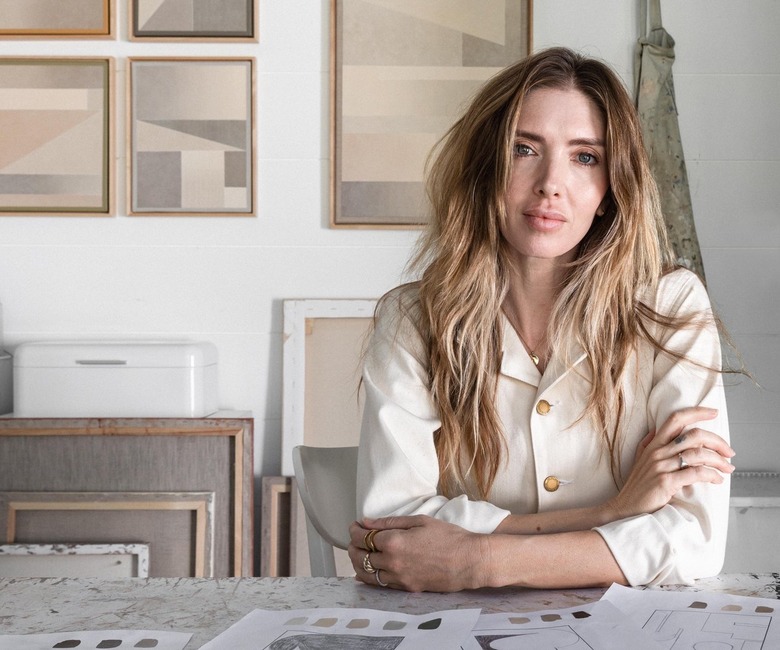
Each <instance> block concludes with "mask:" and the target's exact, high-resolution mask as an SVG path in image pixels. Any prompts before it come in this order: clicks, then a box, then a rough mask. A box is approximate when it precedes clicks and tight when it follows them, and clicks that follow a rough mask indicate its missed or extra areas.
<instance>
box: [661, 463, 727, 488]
mask: <svg viewBox="0 0 780 650" xmlns="http://www.w3.org/2000/svg"><path fill="white" fill-rule="evenodd" d="M673 474H674V476H675V477H676V478H677V479H678V481H679V482H680V487H684V486H686V485H693V484H694V483H714V484H718V485H719V484H720V483H723V481H725V480H726V479H725V478H724V477H723V474H721V473H720V472H718V471H717V470H714V469H712V468H711V467H707V466H705V465H690V466H688V467H686V468H685V469H681V470H679V471H677V472H673Z"/></svg>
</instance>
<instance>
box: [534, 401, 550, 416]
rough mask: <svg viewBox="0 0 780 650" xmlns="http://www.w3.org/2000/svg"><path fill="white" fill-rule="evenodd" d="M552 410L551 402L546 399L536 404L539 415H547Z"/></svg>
mask: <svg viewBox="0 0 780 650" xmlns="http://www.w3.org/2000/svg"><path fill="white" fill-rule="evenodd" d="M551 408H552V407H551V406H550V402H548V401H547V400H546V399H540V400H539V401H538V402H537V403H536V412H537V413H538V414H539V415H547V414H548V413H549V412H550V409H551Z"/></svg>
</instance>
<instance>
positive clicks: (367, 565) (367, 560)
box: [363, 553, 376, 573]
mask: <svg viewBox="0 0 780 650" xmlns="http://www.w3.org/2000/svg"><path fill="white" fill-rule="evenodd" d="M370 556H371V553H366V557H364V558H363V571H365V572H366V573H376V569H375V568H374V565H373V564H371V557H370Z"/></svg>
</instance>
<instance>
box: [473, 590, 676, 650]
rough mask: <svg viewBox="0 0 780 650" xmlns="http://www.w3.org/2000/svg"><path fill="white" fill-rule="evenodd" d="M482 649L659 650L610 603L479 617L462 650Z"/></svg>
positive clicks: (655, 644)
mask: <svg viewBox="0 0 780 650" xmlns="http://www.w3.org/2000/svg"><path fill="white" fill-rule="evenodd" d="M486 648H491V649H496V650H497V649H499V648H506V649H511V650H522V649H523V648H527V649H528V650H548V649H554V648H566V649H567V650H570V649H571V650H578V649H583V650H584V649H586V648H631V650H659V649H660V648H661V646H659V645H658V644H657V643H656V642H655V641H653V639H652V638H650V637H649V636H647V635H646V634H645V633H644V632H642V630H641V629H639V627H638V626H637V625H636V624H634V622H633V621H631V620H630V619H629V618H628V617H627V616H626V615H625V614H623V613H622V612H621V611H620V610H619V609H617V608H616V607H615V606H614V605H612V603H609V602H604V601H600V602H596V603H587V604H584V605H582V606H579V607H571V608H569V609H557V610H548V611H540V612H532V613H523V614H483V615H482V616H480V617H479V620H478V621H477V624H476V626H475V627H474V630H472V633H471V634H470V635H469V640H468V641H467V642H466V643H464V644H463V646H462V650H485V649H486Z"/></svg>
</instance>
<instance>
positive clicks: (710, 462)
mask: <svg viewBox="0 0 780 650" xmlns="http://www.w3.org/2000/svg"><path fill="white" fill-rule="evenodd" d="M677 456H678V461H677V463H678V465H685V464H687V465H706V466H707V467H712V468H713V469H716V470H718V471H719V472H723V473H725V474H731V473H732V472H733V471H734V469H735V468H734V465H732V464H731V463H730V462H729V460H728V459H726V458H724V457H723V456H721V455H720V454H718V453H716V452H714V451H712V450H711V449H707V448H706V447H696V448H693V449H687V450H685V451H684V452H680V453H679V454H677ZM680 457H682V459H683V461H684V462H683V463H680V462H679V458H680Z"/></svg>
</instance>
